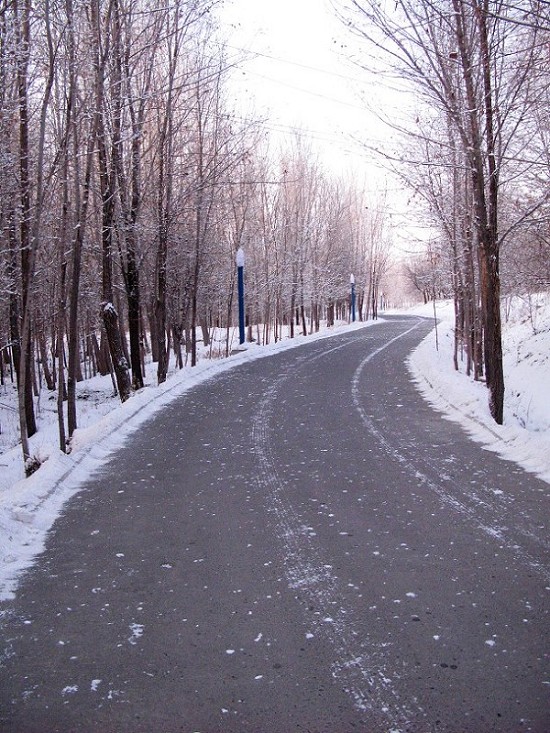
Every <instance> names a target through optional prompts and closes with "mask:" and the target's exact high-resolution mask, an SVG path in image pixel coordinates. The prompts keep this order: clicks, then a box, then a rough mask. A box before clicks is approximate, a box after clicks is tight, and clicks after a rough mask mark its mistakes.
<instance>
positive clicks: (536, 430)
mask: <svg viewBox="0 0 550 733" xmlns="http://www.w3.org/2000/svg"><path fill="white" fill-rule="evenodd" d="M407 314H411V315H421V316H424V317H432V316H433V306H431V305H429V306H422V307H419V308H415V309H411V310H408V311H407ZM437 317H438V318H439V319H440V320H441V322H440V324H439V326H438V330H437V333H438V341H439V350H437V351H436V349H435V338H434V332H433V331H432V333H431V334H430V335H429V336H427V337H426V339H424V341H423V342H422V343H421V345H420V346H419V347H418V349H416V351H415V352H414V353H413V354H412V355H411V357H410V359H409V368H410V370H411V373H412V375H413V378H414V379H415V381H416V383H417V384H418V387H419V389H420V390H421V392H422V393H423V394H424V396H425V397H426V399H427V400H428V401H429V402H430V403H431V404H432V405H433V406H434V407H435V408H436V409H438V410H440V411H442V412H443V413H444V414H445V415H446V416H447V417H449V418H451V419H453V420H456V421H458V422H460V423H461V424H462V425H463V426H464V427H465V429H466V430H467V431H468V432H469V433H470V434H471V435H472V437H473V438H474V439H475V440H478V441H480V442H482V443H483V444H484V446H486V447H487V448H489V449H491V450H495V451H497V452H498V453H500V455H502V456H503V457H504V458H506V459H509V460H514V461H517V462H518V463H520V464H521V465H522V466H524V467H525V468H526V469H528V470H530V471H533V472H535V473H536V474H537V475H539V476H540V477H541V478H543V479H544V480H546V481H547V482H550V387H549V386H548V385H550V295H546V296H544V297H543V296H541V297H540V298H539V299H538V301H537V302H533V301H532V300H531V301H525V302H519V301H518V302H515V303H514V304H513V307H511V308H510V313H509V321H508V323H507V325H506V330H505V358H504V367H505V380H506V389H507V391H506V407H505V424H504V425H503V426H498V425H496V424H495V423H494V422H493V421H492V419H491V417H490V415H489V410H488V407H487V390H486V388H485V386H484V385H483V384H481V383H475V382H473V381H472V380H471V379H470V378H468V377H466V376H465V375H464V373H463V371H459V372H456V371H454V369H453V366H452V348H453V322H452V306H451V304H446V305H443V306H440V305H438V307H437ZM372 325H373V323H372V322H369V323H368V324H364V323H356V324H353V325H347V326H340V327H337V328H335V329H325V330H323V331H321V332H320V333H319V334H316V335H314V336H308V337H307V339H304V338H303V337H297V338H295V339H293V340H290V339H286V340H283V341H280V342H279V343H277V344H271V345H269V346H263V347H261V348H259V347H257V346H256V345H254V344H247V345H245V347H243V348H242V349H240V350H239V353H236V354H235V355H233V356H231V357H229V358H228V359H216V360H208V359H204V360H201V361H199V364H198V365H197V366H196V367H194V368H193V369H188V368H186V369H183V370H181V371H177V372H175V373H173V374H171V375H170V377H169V379H168V380H167V382H166V383H165V384H163V385H160V386H152V385H153V384H154V375H153V374H150V375H149V379H150V381H151V383H150V385H149V386H147V387H146V388H145V389H143V390H141V391H140V392H138V393H136V394H134V395H132V397H131V399H130V400H128V401H127V402H126V403H124V404H123V405H121V404H120V402H119V401H118V398H116V397H113V395H112V386H111V383H110V378H109V377H106V378H99V377H96V378H94V379H92V380H88V381H86V382H84V383H82V384H80V385H79V387H78V388H79V390H81V394H80V400H79V424H80V425H81V426H82V427H80V428H79V429H78V430H77V431H76V433H75V435H74V440H73V450H72V452H71V454H70V455H65V454H64V453H61V451H59V449H58V448H57V442H58V438H57V417H56V413H55V404H53V403H50V401H48V402H47V404H44V405H41V409H40V415H39V428H40V429H39V432H38V434H37V435H36V436H34V438H33V440H32V451H33V453H34V454H35V455H38V456H40V458H41V459H42V460H44V459H46V458H47V460H45V462H44V463H43V465H42V466H41V468H40V470H39V471H37V472H36V473H35V474H33V475H32V476H31V477H30V478H28V479H24V478H23V468H22V461H21V454H20V448H19V447H17V448H12V449H11V450H5V451H4V452H2V453H0V600H5V599H8V598H10V597H12V596H13V594H14V592H15V588H16V585H17V580H18V578H19V577H20V574H21V572H22V571H23V570H24V569H25V568H28V567H29V566H30V565H31V564H32V562H33V558H34V557H36V555H37V554H39V553H40V552H41V551H42V549H43V547H44V543H45V539H46V535H47V532H48V530H49V529H50V528H51V526H52V525H53V523H54V521H55V519H56V517H57V516H58V515H59V513H60V511H61V509H62V507H63V505H64V504H65V502H66V501H67V500H68V499H69V498H70V497H71V496H73V495H74V494H75V493H76V492H77V491H78V490H79V487H80V486H81V485H82V484H83V482H84V481H85V480H86V479H87V478H88V477H89V476H90V475H91V474H92V473H93V472H94V471H95V470H97V469H98V468H100V466H101V465H102V464H103V463H104V461H105V460H106V458H107V457H108V456H109V455H110V454H112V452H113V451H114V450H116V448H117V447H119V446H121V445H123V444H124V443H125V441H127V439H128V437H129V436H130V435H131V433H132V432H133V431H135V430H136V429H137V428H138V427H139V425H141V424H142V423H143V422H144V421H145V420H147V419H148V418H150V417H151V416H152V415H154V414H155V413H156V412H158V411H159V410H160V409H162V407H163V406H164V405H166V404H168V403H169V402H171V401H172V400H173V399H175V398H176V397H178V396H179V395H181V394H183V393H184V392H186V391H187V390H189V389H190V388H191V387H193V386H194V385H196V384H198V383H200V382H204V381H206V380H207V379H210V378H212V377H214V376H216V375H218V374H220V373H222V372H225V371H227V370H229V369H231V368H233V366H235V365H237V364H240V363H243V362H245V361H249V360H252V359H257V358H262V357H265V356H269V355H270V354H273V353H276V352H278V351H282V350H286V349H289V348H293V347H295V346H298V345H300V344H302V343H304V342H306V341H307V342H311V341H312V340H314V339H321V338H326V337H329V336H332V335H336V334H339V333H343V332H345V331H349V330H355V329H360V328H364V327H366V326H372ZM5 389H8V388H5ZM9 397H10V395H9V394H8V393H7V392H6V391H5V392H4V393H3V394H0V407H3V408H4V410H3V412H2V415H7V417H3V421H4V425H3V426H2V430H3V431H5V425H6V420H7V421H8V422H9V421H10V420H11V422H12V424H13V423H15V421H16V416H15V417H14V416H13V414H12V413H13V410H12V411H11V412H7V410H6V407H7V405H9V404H10V403H9ZM8 409H9V408H8ZM8 427H9V425H8ZM0 437H5V436H0ZM0 449H1V448H0Z"/></svg>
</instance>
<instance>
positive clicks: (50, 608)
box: [0, 318, 550, 733]
mask: <svg viewBox="0 0 550 733" xmlns="http://www.w3.org/2000/svg"><path fill="white" fill-rule="evenodd" d="M430 327H431V326H430V324H429V323H427V322H424V321H417V320H416V319H398V318H396V319H389V320H388V321H386V322H384V323H380V324H378V325H376V326H374V327H372V328H369V329H364V330H361V331H355V332H351V333H348V334H345V335H340V336H336V337H333V338H331V339H327V340H323V341H317V342H313V343H309V344H306V345H304V346H302V347H300V348H297V349H293V350H290V351H286V352H282V353H279V354H278V355H275V356H272V357H270V358H268V359H261V360H258V361H255V362H252V363H249V364H246V365H243V366H240V367H238V368H236V369H234V370H233V371H231V372H228V373H225V374H224V375H221V376H218V377H216V378H215V379H212V380H210V381H209V382H207V383H205V384H204V385H202V386H199V387H197V388H195V389H193V390H192V391H191V392H189V393H188V394H187V395H186V396H184V397H182V398H180V399H179V400H178V401H177V402H175V403H173V404H172V405H171V406H170V407H168V408H166V409H165V410H164V411H163V412H162V413H161V414H160V415H159V416H158V417H156V418H154V419H152V420H151V421H150V422H149V423H147V424H146V425H145V426H144V427H143V428H142V429H140V431H139V433H138V434H136V435H135V436H134V437H133V438H132V440H131V442H130V443H129V444H128V445H127V446H126V447H125V448H123V449H122V450H120V451H118V452H117V453H116V455H115V456H113V458H112V459H111V460H110V461H109V462H108V464H106V465H105V466H104V468H103V469H102V470H101V471H100V472H98V473H97V475H96V476H94V477H93V478H91V479H90V480H89V482H88V483H87V484H86V486H85V487H84V489H83V491H82V492H81V493H80V494H79V495H78V496H76V497H75V498H74V499H73V500H72V501H71V502H70V503H69V505H68V506H67V508H66V511H65V512H64V514H63V516H62V517H61V518H60V519H59V520H58V522H57V523H56V525H55V527H54V531H53V532H52V533H51V536H50V538H49V542H48V546H47V550H46V552H45V553H44V555H43V556H42V557H41V558H40V559H39V562H38V563H37V565H36V566H35V567H34V568H33V569H32V571H30V572H29V573H28V574H27V575H26V577H25V579H24V581H23V582H22V584H21V587H20V591H19V592H18V595H17V598H16V600H15V601H13V602H10V603H5V604H3V610H2V616H1V620H0V622H1V630H2V646H1V647H0V730H1V731H2V733H14V732H17V733H55V732H59V733H68V732H69V731H74V732H77V731H78V732H79V733H82V732H87V731H90V732H91V731H101V733H115V732H116V733H142V732H143V733H145V732H151V733H152V732H153V731H154V732H155V733H176V731H181V732H184V733H194V732H200V733H218V732H220V733H221V731H223V732H224V733H247V732H249V731H250V732H254V733H290V732H291V731H300V732H305V731H309V732H311V733H314V732H315V733H351V732H352V731H361V732H363V733H389V732H390V731H394V732H397V731H401V732H402V733H405V731H409V732H414V733H427V732H434V733H435V732H440V731H441V732H444V731H445V732H447V733H469V732H471V733H484V732H485V731H500V732H502V733H515V732H516V731H518V732H519V731H535V732H537V733H548V731H549V730H550V694H549V693H550V685H549V683H550V674H549V669H548V666H549V665H548V651H549V650H548V630H549V629H548V605H549V604H548V595H549V594H548V591H549V589H550V570H549V563H548V530H547V528H546V527H545V522H546V521H547V519H548V517H549V515H550V513H549V509H550V506H549V504H550V502H549V494H548V485H547V484H545V483H543V482H541V481H538V480H537V479H536V478H534V477H533V476H531V475H528V474H526V473H525V472H524V471H522V470H521V469H519V468H517V467H516V466H515V465H514V464H511V463H507V462H504V461H502V460H500V459H499V458H497V457H496V456H494V455H493V454H491V453H488V452H487V451H484V450H483V449H481V448H480V447H479V446H478V445H476V444H474V443H472V442H471V441H470V440H468V438H467V437H466V436H465V434H464V433H463V432H462V431H461V429H460V428H459V427H458V426H457V425H455V424H453V423H451V422H448V421H446V420H443V419H442V418H441V417H440V416H439V415H438V414H436V413H435V412H433V411H432V410H431V409H430V408H429V407H428V406H427V405H426V403H425V402H424V401H423V400H422V398H421V397H420V396H419V395H418V394H417V392H416V391H415V388H414V386H413V384H412V383H411V380H410V378H409V376H408V373H407V370H406V367H405V365H404V360H405V358H406V355H407V354H408V352H409V351H410V350H411V349H412V348H413V347H414V346H415V345H416V344H417V343H418V342H419V340H420V339H421V337H422V336H423V335H424V334H425V333H427V331H428V330H429V329H430Z"/></svg>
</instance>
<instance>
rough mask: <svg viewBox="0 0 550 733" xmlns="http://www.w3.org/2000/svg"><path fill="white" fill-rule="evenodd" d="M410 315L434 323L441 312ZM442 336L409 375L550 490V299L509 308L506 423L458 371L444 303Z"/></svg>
mask: <svg viewBox="0 0 550 733" xmlns="http://www.w3.org/2000/svg"><path fill="white" fill-rule="evenodd" d="M409 312H410V313H416V314H418V315H424V316H433V306H432V305H429V306H423V307H420V308H416V309H412V310H411V311H409ZM436 312H437V317H438V319H440V323H439V326H438V329H437V341H438V346H439V348H438V350H436V338H435V331H432V333H431V334H429V335H428V336H427V337H426V338H425V339H424V341H423V342H422V343H421V344H420V346H419V347H418V348H417V349H416V350H415V351H414V352H413V353H412V354H411V356H410V357H409V360H408V365H409V370H410V372H411V374H412V376H413V379H414V380H415V382H416V384H417V386H418V388H419V389H420V391H421V392H422V394H423V395H424V397H425V398H426V400H427V401H428V402H429V403H430V404H431V405H432V406H433V407H434V408H436V409H437V410H439V411H441V412H442V413H444V415H445V416H446V417H448V418H449V419H451V420H454V421H456V422H459V423H460V424H461V425H462V426H463V427H464V429H465V430H466V431H467V432H468V433H469V435H470V436H471V437H472V438H473V439H474V440H476V441H477V442H479V443H482V444H483V446H484V447H485V448H487V449H488V450H492V451H494V452H496V453H498V454H499V455H500V456H501V457H502V458H505V459H506V460H510V461H514V462H516V463H518V464H519V465H521V466H522V467H523V468H525V469H526V470H527V471H530V472H532V473H535V474H536V475H537V476H539V478H541V479H543V480H544V481H546V482H548V483H550V294H548V293H545V294H540V295H538V296H531V297H529V298H525V299H520V298H514V299H513V301H511V302H510V303H508V304H506V307H505V313H504V316H505V322H504V324H503V364H504V383H505V405H504V424H503V425H497V424H496V423H495V422H494V420H493V419H492V418H491V415H490V413H489V407H488V392H487V389H486V387H485V385H484V384H483V383H481V382H474V381H473V380H472V379H471V378H470V377H467V376H466V374H465V368H464V365H463V364H462V363H459V371H455V370H454V368H453V362H452V354H453V343H454V332H453V328H454V322H453V308H452V303H446V304H444V305H440V304H438V306H437V311H436Z"/></svg>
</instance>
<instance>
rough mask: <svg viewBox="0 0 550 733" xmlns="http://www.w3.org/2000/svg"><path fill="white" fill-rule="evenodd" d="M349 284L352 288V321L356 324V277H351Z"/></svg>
mask: <svg viewBox="0 0 550 733" xmlns="http://www.w3.org/2000/svg"><path fill="white" fill-rule="evenodd" d="M349 284H350V288H351V320H352V323H355V275H350V276H349Z"/></svg>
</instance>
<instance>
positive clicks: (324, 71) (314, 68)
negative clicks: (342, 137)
mask: <svg viewBox="0 0 550 733" xmlns="http://www.w3.org/2000/svg"><path fill="white" fill-rule="evenodd" d="M227 48H231V49H233V50H234V51H241V52H242V53H250V54H252V58H251V59H244V62H246V61H253V60H254V58H255V57H256V56H260V57H261V58H264V59H269V60H270V61H277V62H278V63H281V64H288V65H289V66H297V67H298V68H300V69H307V70H308V71H315V72H316V73H318V74H326V75H327V76H334V77H336V78H337V79H345V80H346V81H355V82H358V83H359V84H361V83H362V80H361V79H359V78H357V77H353V76H347V75H346V74H340V73H339V72H337V71H329V70H328V69H321V68H320V67H318V66H310V65H309V64H301V63H299V62H298V61H289V60H288V59H283V58H281V57H280V56H272V55H270V54H268V53H261V52H260V51H254V50H251V49H248V50H247V49H246V48H241V47H239V46H231V45H228V46H227Z"/></svg>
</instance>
